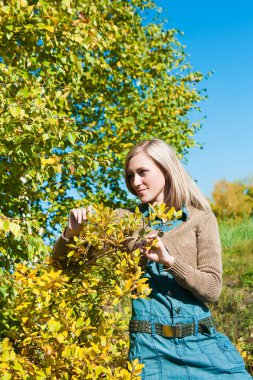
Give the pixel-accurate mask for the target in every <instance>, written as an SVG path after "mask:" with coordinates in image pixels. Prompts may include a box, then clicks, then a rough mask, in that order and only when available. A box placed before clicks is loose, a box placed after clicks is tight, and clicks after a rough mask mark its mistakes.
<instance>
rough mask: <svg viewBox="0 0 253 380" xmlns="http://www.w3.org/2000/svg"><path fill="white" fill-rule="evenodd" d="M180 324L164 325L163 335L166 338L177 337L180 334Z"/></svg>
mask: <svg viewBox="0 0 253 380" xmlns="http://www.w3.org/2000/svg"><path fill="white" fill-rule="evenodd" d="M177 330H178V326H170V325H163V326H162V335H163V336H165V337H166V338H176V337H177V336H178V331H177Z"/></svg>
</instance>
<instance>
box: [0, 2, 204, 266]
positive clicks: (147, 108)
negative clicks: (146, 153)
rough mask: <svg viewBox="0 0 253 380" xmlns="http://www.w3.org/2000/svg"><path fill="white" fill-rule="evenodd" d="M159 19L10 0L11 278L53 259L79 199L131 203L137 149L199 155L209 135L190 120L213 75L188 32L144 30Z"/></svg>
mask: <svg viewBox="0 0 253 380" xmlns="http://www.w3.org/2000/svg"><path fill="white" fill-rule="evenodd" d="M151 8H154V9H156V7H155V4H154V3H152V2H151V1H144V0H115V1H111V0H94V1H92V2H90V1H88V0H75V1H73V0H53V1H46V0H8V1H7V0H2V1H0V40H1V44H0V57H1V58H0V81H1V86H0V102H1V105H2V107H1V110H0V163H1V165H0V176H1V190H2V191H1V198H2V199H1V215H2V216H1V220H2V223H5V224H4V228H3V233H4V235H5V238H4V239H3V240H2V246H1V266H2V267H9V266H10V262H11V261H10V260H20V259H31V258H32V257H33V256H34V254H35V252H36V254H37V255H40V253H41V254H42V251H43V250H45V247H43V241H42V238H47V239H48V238H49V239H50V236H51V235H50V233H51V232H52V230H53V231H54V233H55V228H56V227H57V226H59V225H61V224H62V223H64V221H65V219H66V215H67V214H68V211H69V209H71V208H73V207H74V206H77V205H78V204H80V201H79V202H78V201H75V200H74V196H73V192H71V190H72V191H73V189H75V190H76V191H77V192H78V195H79V198H80V199H82V204H88V203H90V202H93V203H97V202H104V203H105V204H107V205H110V206H112V205H114V207H116V206H119V205H126V204H127V202H128V204H129V201H127V195H126V191H125V189H124V186H122V174H123V171H122V165H123V161H124V156H125V154H126V152H127V150H128V149H129V148H130V147H131V146H132V144H133V143H136V142H137V141H140V140H143V139H147V138H151V137H154V136H155V137H160V138H163V139H164V140H166V141H168V142H169V143H171V144H172V145H173V146H174V147H175V149H176V150H177V152H178V153H179V154H180V155H181V156H183V155H185V154H186V153H187V152H188V149H189V148H190V147H191V146H193V145H194V144H195V141H194V138H193V136H194V134H195V132H196V130H197V129H198V128H199V127H200V125H199V123H198V122H190V120H189V113H190V111H191V110H194V109H198V102H199V101H200V100H201V99H202V95H201V94H200V93H199V91H197V89H196V83H198V82H199V81H200V80H201V79H202V75H201V74H200V73H198V72H194V71H192V69H191V67H190V66H189V64H188V63H187V61H186V56H185V53H184V50H183V46H182V45H181V44H180V43H179V42H178V40H177V36H176V35H177V31H176V30H174V29H171V30H165V29H164V28H163V25H162V23H149V24H147V25H144V22H143V17H144V16H143V15H144V12H145V11H148V10H149V9H151ZM6 221H7V222H6ZM8 223H12V224H14V225H16V226H17V227H15V228H16V229H17V228H20V234H19V232H17V231H16V234H15V233H14V234H13V233H12V232H10V230H9V228H8V226H7V224H8ZM21 237H22V238H21ZM41 247H43V248H41Z"/></svg>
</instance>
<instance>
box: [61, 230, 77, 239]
mask: <svg viewBox="0 0 253 380" xmlns="http://www.w3.org/2000/svg"><path fill="white" fill-rule="evenodd" d="M62 235H63V237H64V238H65V239H71V238H72V237H73V236H74V235H73V233H72V231H71V230H70V229H69V228H68V227H66V228H65V230H64V231H63V234H62Z"/></svg>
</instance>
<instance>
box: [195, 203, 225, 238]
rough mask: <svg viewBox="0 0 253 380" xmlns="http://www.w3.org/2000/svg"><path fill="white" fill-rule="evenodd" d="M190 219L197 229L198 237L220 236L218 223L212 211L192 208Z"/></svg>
mask: <svg viewBox="0 0 253 380" xmlns="http://www.w3.org/2000/svg"><path fill="white" fill-rule="evenodd" d="M189 214H190V218H189V220H191V223H192V225H193V226H194V227H195V231H196V233H197V235H199V234H201V235H212V234H213V233H215V235H217V234H218V222H217V219H216V217H215V215H214V213H213V212H212V210H211V209H210V210H200V209H197V208H193V207H192V208H190V213H189Z"/></svg>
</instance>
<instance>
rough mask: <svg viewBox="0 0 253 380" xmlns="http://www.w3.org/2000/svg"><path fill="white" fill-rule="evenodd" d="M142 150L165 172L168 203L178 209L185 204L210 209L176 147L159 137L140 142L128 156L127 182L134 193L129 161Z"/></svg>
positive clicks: (126, 162) (126, 164)
mask: <svg viewBox="0 0 253 380" xmlns="http://www.w3.org/2000/svg"><path fill="white" fill-rule="evenodd" d="M140 152H144V153H145V154H146V155H147V156H148V157H150V158H151V159H152V160H153V161H154V162H155V163H156V164H157V165H158V166H159V167H160V168H161V170H162V171H163V172H164V175H165V178H166V185H167V186H168V200H167V202H166V203H168V205H169V206H170V207H172V206H173V207H175V209H176V210H179V209H181V208H182V207H183V205H185V206H193V207H196V208H198V209H203V210H210V205H209V203H208V201H207V199H206V198H205V197H204V195H203V194H202V193H201V191H200V190H199V188H198V186H197V185H196V183H195V182H194V181H193V179H192V178H191V177H190V176H189V174H188V173H187V172H186V170H185V169H184V167H183V165H182V164H181V162H180V161H179V159H178V157H177V155H176V153H175V151H174V149H173V148H172V147H171V146H169V145H168V144H166V143H165V142H164V141H162V140H159V139H152V140H145V141H142V142H140V143H138V144H137V145H135V146H134V147H133V148H132V149H131V150H130V151H129V152H128V154H127V156H126V161H125V182H126V186H127V188H128V190H129V191H130V192H131V193H132V194H134V195H137V193H136V192H135V191H134V189H133V187H132V186H131V183H130V178H129V176H128V174H127V169H128V163H129V160H130V159H131V158H132V157H134V156H136V154H138V153H140Z"/></svg>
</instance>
